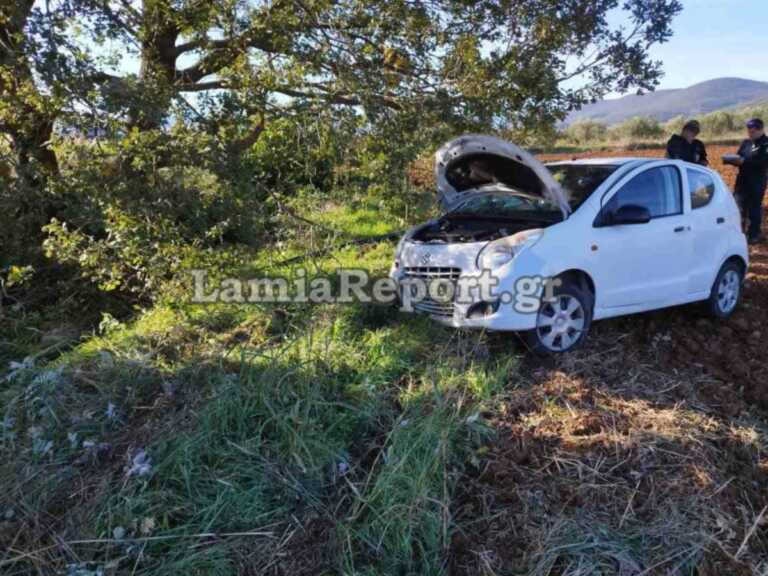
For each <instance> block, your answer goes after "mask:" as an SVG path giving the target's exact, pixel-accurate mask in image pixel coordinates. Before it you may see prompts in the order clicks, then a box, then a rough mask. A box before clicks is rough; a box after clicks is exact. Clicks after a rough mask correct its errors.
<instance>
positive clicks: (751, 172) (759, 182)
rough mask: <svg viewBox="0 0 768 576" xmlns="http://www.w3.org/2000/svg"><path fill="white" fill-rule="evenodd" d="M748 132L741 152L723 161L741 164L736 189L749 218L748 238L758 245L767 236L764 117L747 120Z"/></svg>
mask: <svg viewBox="0 0 768 576" xmlns="http://www.w3.org/2000/svg"><path fill="white" fill-rule="evenodd" d="M747 134H748V136H749V138H747V139H746V140H744V142H742V143H741V146H739V151H738V152H737V155H736V156H734V157H728V158H724V159H723V161H724V162H725V163H726V164H733V165H734V166H738V167H739V175H738V177H737V178H736V190H735V192H736V196H737V198H738V199H739V204H740V205H741V208H742V212H743V213H744V215H745V216H746V218H747V219H748V220H749V228H748V230H747V239H748V240H749V242H750V244H754V243H756V242H760V241H761V240H762V239H763V236H762V229H761V224H762V220H763V198H764V197H765V188H766V186H768V136H766V135H765V124H764V123H763V121H762V120H761V119H760V118H753V119H752V120H750V121H749V122H747Z"/></svg>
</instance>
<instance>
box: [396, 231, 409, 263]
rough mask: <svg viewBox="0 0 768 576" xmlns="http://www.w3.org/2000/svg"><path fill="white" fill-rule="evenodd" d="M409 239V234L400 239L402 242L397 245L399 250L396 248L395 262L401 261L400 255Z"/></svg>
mask: <svg viewBox="0 0 768 576" xmlns="http://www.w3.org/2000/svg"><path fill="white" fill-rule="evenodd" d="M406 238H408V234H403V235H402V237H401V238H400V241H399V242H398V243H397V248H395V260H399V259H400V254H401V252H402V251H403V246H404V245H405V240H406Z"/></svg>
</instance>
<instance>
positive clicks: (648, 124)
mask: <svg viewBox="0 0 768 576" xmlns="http://www.w3.org/2000/svg"><path fill="white" fill-rule="evenodd" d="M611 132H612V134H614V135H615V136H618V137H620V138H630V139H633V140H643V139H651V138H660V137H662V136H663V135H664V130H663V129H662V127H661V126H660V125H659V121H658V120H655V119H654V118H646V117H640V116H638V117H636V118H630V119H629V120H627V121H626V122H623V123H621V124H619V125H618V126H615V127H614V128H612V129H611Z"/></svg>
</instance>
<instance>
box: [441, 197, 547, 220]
mask: <svg viewBox="0 0 768 576" xmlns="http://www.w3.org/2000/svg"><path fill="white" fill-rule="evenodd" d="M449 215H450V216H452V217H462V216H468V217H472V218H478V217H480V218H488V219H492V220H496V219H499V220H520V219H526V220H527V219H545V220H550V219H552V218H558V217H559V218H562V213H561V212H560V209H559V208H558V207H557V205H556V204H554V203H552V202H550V201H549V200H547V199H546V198H541V197H539V196H531V195H528V194H522V193H519V192H512V191H505V190H499V191H493V192H487V193H485V194H477V195H474V196H472V197H471V198H470V199H469V200H467V201H466V202H464V204H461V205H460V206H458V207H457V208H456V210H454V211H453V212H451V213H450V214H449Z"/></svg>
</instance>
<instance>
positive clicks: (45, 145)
mask: <svg viewBox="0 0 768 576" xmlns="http://www.w3.org/2000/svg"><path fill="white" fill-rule="evenodd" d="M33 3H34V0H17V1H16V2H12V3H10V4H8V5H6V6H3V7H2V8H0V100H2V101H4V103H5V104H6V105H7V111H6V112H4V113H2V114H0V132H3V133H5V134H7V135H8V136H10V137H11V141H12V143H13V149H14V151H15V152H16V154H17V156H18V162H19V166H20V167H22V168H23V167H25V166H27V165H29V164H30V162H31V161H32V160H34V161H36V162H37V163H38V164H39V165H40V167H42V168H43V170H44V171H47V172H56V171H58V162H57V160H56V154H55V153H54V151H53V150H52V149H51V148H50V146H49V141H50V139H51V135H52V134H53V122H54V118H53V117H52V115H51V113H50V111H48V110H47V109H46V107H45V106H44V103H45V96H44V95H42V94H40V92H39V91H38V90H37V87H36V85H35V79H34V76H33V74H32V70H31V68H30V65H29V62H28V60H27V56H26V53H25V49H26V47H25V46H24V38H25V36H24V34H25V26H26V23H27V19H28V18H29V14H30V12H31V11H32V5H33Z"/></svg>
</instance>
